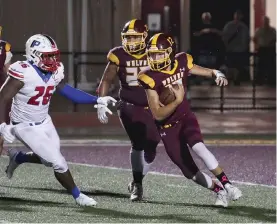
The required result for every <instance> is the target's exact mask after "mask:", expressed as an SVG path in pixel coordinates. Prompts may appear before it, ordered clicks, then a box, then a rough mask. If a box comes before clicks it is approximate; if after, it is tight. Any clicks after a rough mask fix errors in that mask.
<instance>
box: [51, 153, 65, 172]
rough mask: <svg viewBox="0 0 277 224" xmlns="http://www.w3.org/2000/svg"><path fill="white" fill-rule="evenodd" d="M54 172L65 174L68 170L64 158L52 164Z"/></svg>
mask: <svg viewBox="0 0 277 224" xmlns="http://www.w3.org/2000/svg"><path fill="white" fill-rule="evenodd" d="M53 168H54V171H55V172H57V173H65V172H66V171H67V170H68V165H67V162H66V161H65V159H64V157H62V158H60V159H59V160H57V161H56V162H55V163H54V164H53Z"/></svg>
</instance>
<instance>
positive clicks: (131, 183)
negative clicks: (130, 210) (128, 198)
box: [128, 181, 135, 194]
mask: <svg viewBox="0 0 277 224" xmlns="http://www.w3.org/2000/svg"><path fill="white" fill-rule="evenodd" d="M134 184H135V183H134V181H131V182H130V183H129V184H128V191H129V193H130V194H131V193H132V191H133V190H134Z"/></svg>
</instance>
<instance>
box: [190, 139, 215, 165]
mask: <svg viewBox="0 0 277 224" xmlns="http://www.w3.org/2000/svg"><path fill="white" fill-rule="evenodd" d="M192 150H193V151H194V152H195V153H196V155H198V156H199V157H200V158H201V159H202V161H203V162H204V163H205V165H206V167H207V168H208V169H209V170H214V169H215V168H216V167H218V161H217V160H216V158H215V156H214V155H213V154H212V153H211V152H210V150H208V149H207V147H206V146H205V145H204V143H202V142H199V143H196V144H195V145H194V146H192Z"/></svg>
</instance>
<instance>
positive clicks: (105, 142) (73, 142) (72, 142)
mask: <svg viewBox="0 0 277 224" xmlns="http://www.w3.org/2000/svg"><path fill="white" fill-rule="evenodd" d="M206 143H207V145H216V146H219V145H220V146H273V145H275V144H274V142H273V141H255V140H243V141H237V140H222V141H219V140H216V141H211V140H207V141H206ZM5 146H6V147H22V146H23V144H22V143H21V142H19V141H15V142H14V143H12V144H5ZM61 146H65V147H78V146H79V147H80V146H92V147H93V146H106V147H110V146H119V147H121V146H123V147H124V146H131V144H130V141H128V140H114V139H99V140H95V139H61ZM159 146H163V144H162V143H160V144H159Z"/></svg>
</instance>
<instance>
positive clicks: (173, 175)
mask: <svg viewBox="0 0 277 224" xmlns="http://www.w3.org/2000/svg"><path fill="white" fill-rule="evenodd" d="M1 157H2V158H5V159H8V158H9V157H8V156H6V155H4V156H1ZM68 164H71V165H77V166H85V167H91V168H104V169H109V170H117V171H127V172H131V169H125V168H118V167H112V166H99V165H93V164H85V163H73V162H68ZM149 174H152V175H159V176H169V177H181V178H184V176H182V175H177V174H168V173H161V172H154V171H152V172H149ZM231 182H233V183H236V184H240V185H246V186H258V187H267V188H275V189H276V186H274V185H267V184H257V183H251V182H243V181H237V180H231ZM173 186H175V187H182V185H173V184H170V187H173Z"/></svg>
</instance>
